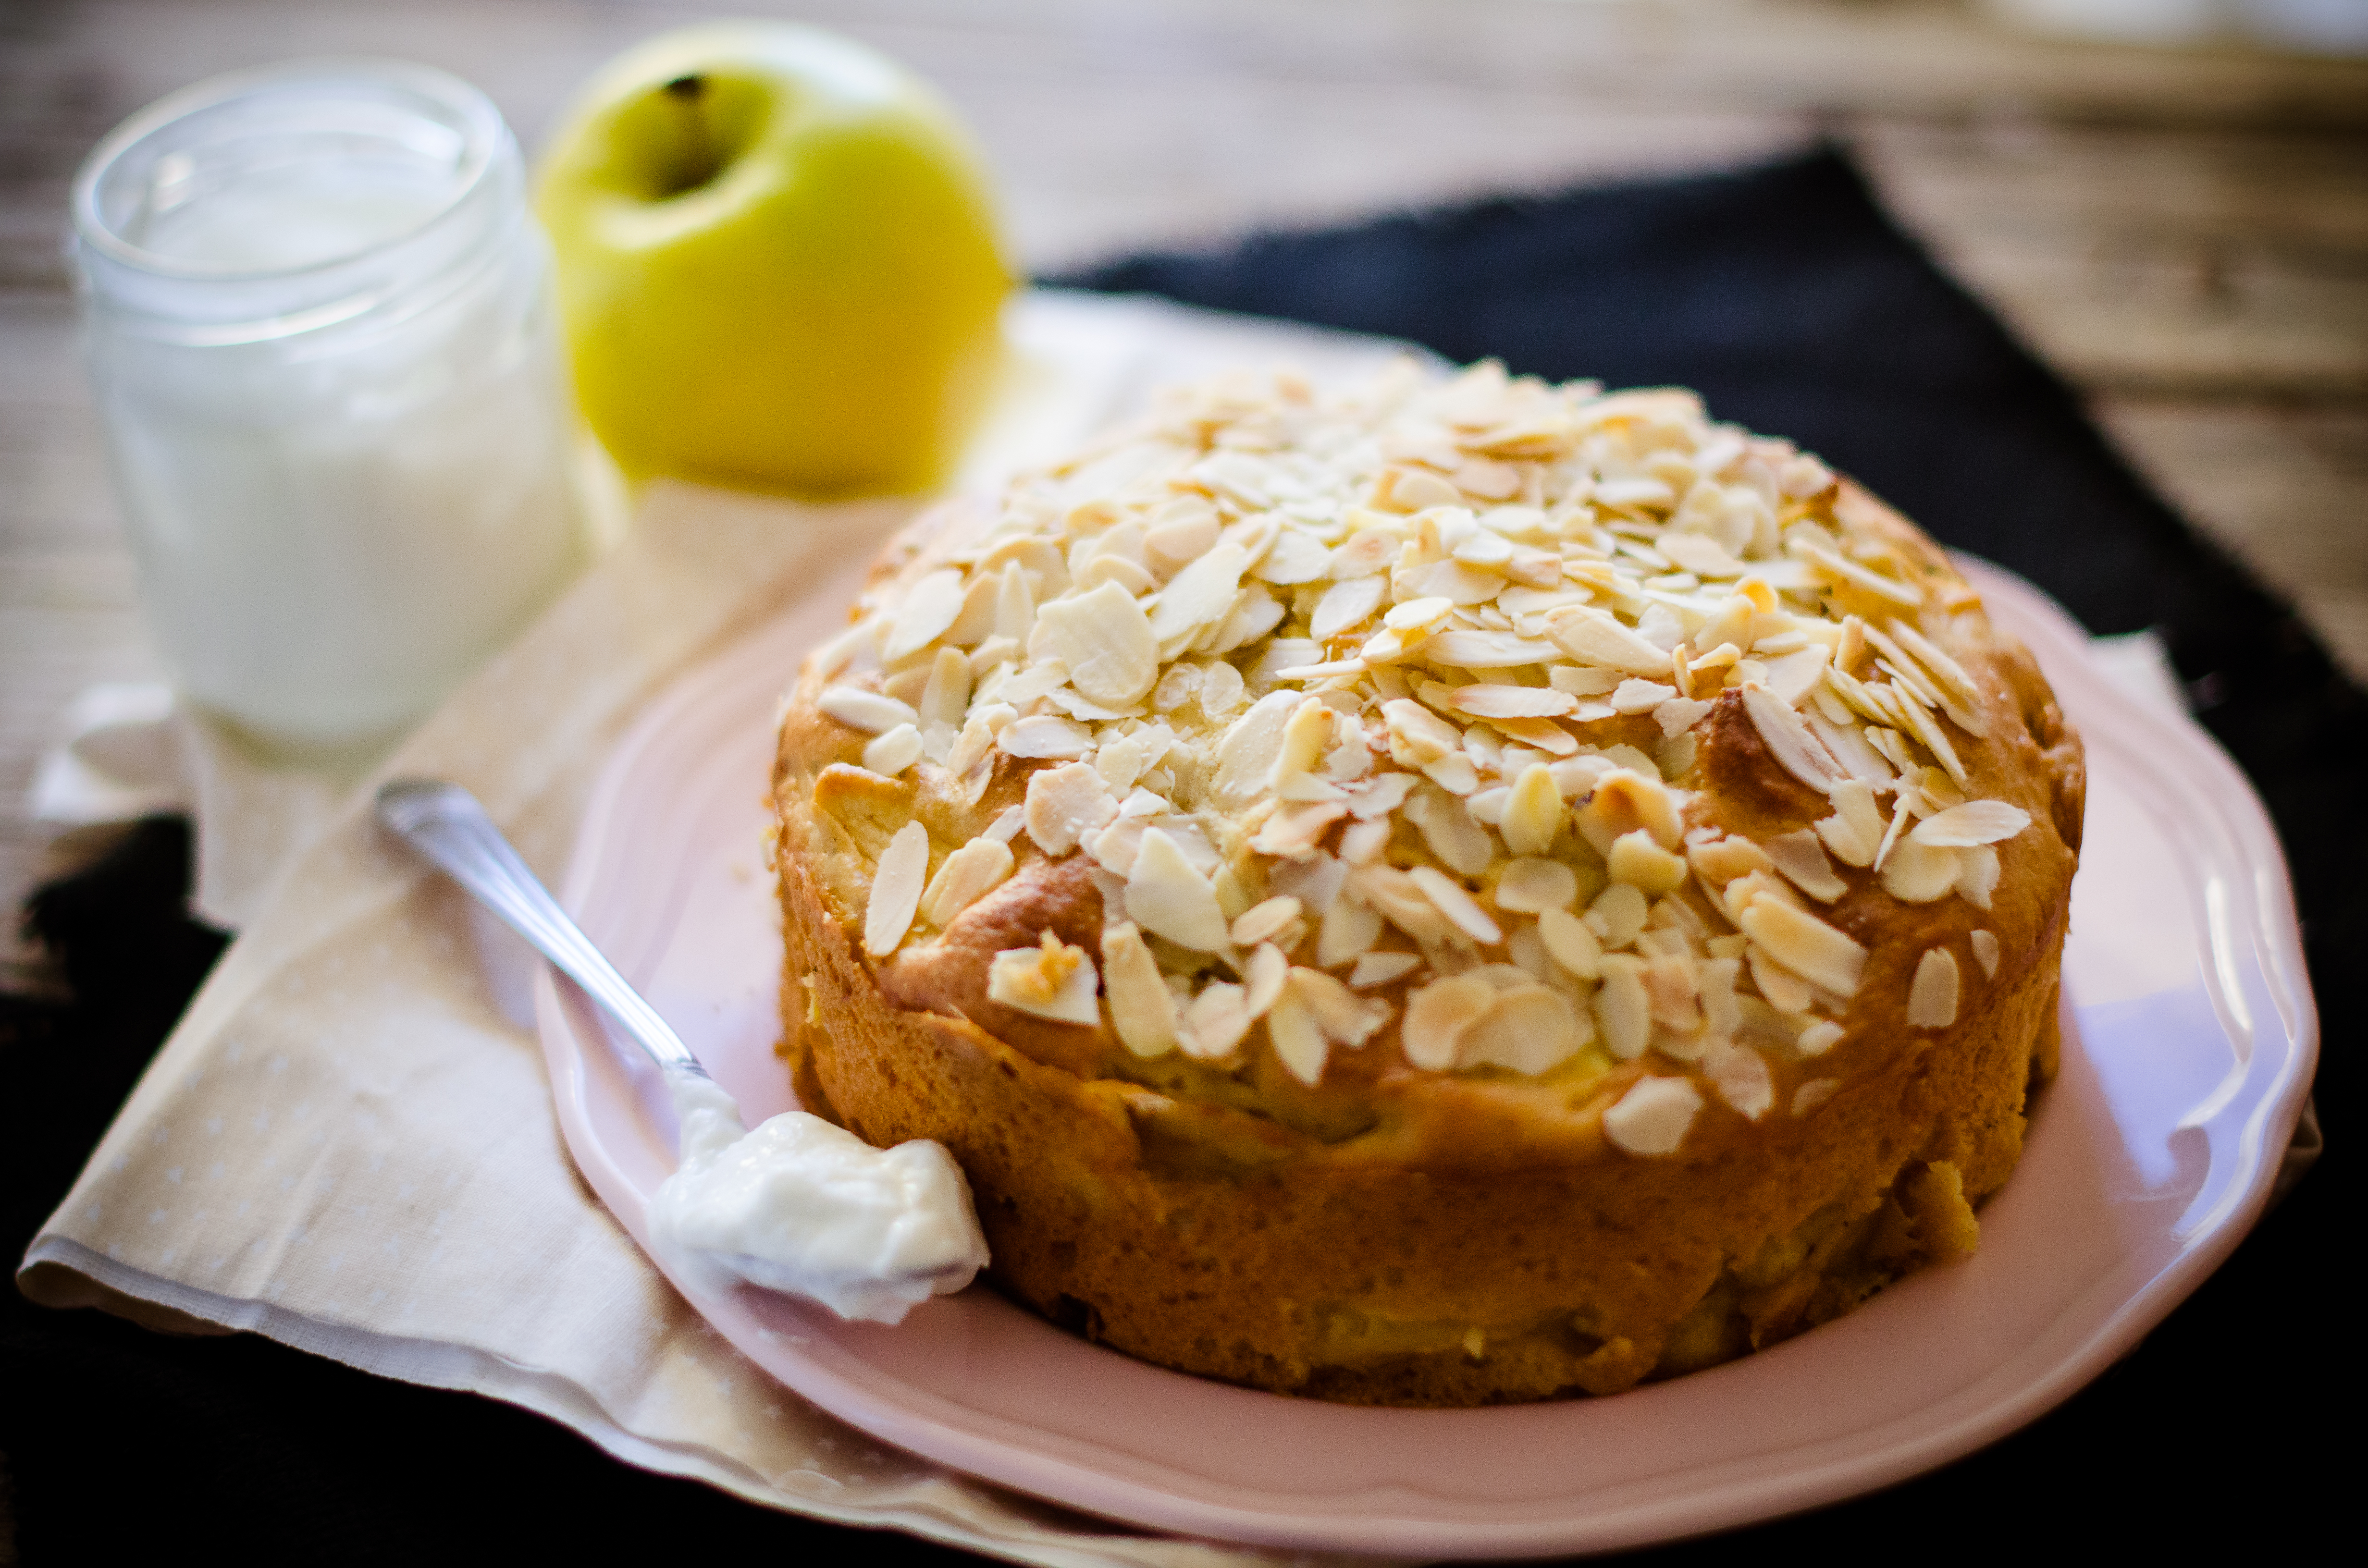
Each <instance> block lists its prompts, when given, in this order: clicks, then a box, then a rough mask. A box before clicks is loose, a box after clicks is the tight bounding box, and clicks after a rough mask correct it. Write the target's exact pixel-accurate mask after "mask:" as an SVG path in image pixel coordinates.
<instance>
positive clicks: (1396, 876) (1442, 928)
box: [1349, 866, 1454, 947]
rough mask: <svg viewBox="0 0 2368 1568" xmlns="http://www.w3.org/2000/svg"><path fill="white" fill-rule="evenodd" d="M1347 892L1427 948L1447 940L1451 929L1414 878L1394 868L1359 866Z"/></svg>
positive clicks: (1351, 876)
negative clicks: (1353, 894) (1354, 895)
mask: <svg viewBox="0 0 2368 1568" xmlns="http://www.w3.org/2000/svg"><path fill="white" fill-rule="evenodd" d="M1349 891H1350V892H1353V893H1355V894H1356V896H1357V897H1358V898H1359V899H1360V900H1362V901H1363V902H1364V903H1366V904H1367V905H1369V906H1370V907H1372V909H1373V910H1374V911H1375V912H1377V913H1378V914H1379V915H1381V916H1382V918H1383V919H1384V920H1386V921H1388V922H1389V923H1390V924H1391V925H1393V926H1396V927H1397V928H1398V929H1399V930H1401V931H1403V932H1405V933H1406V935H1407V936H1409V937H1413V938H1414V939H1415V940H1416V941H1417V942H1420V943H1422V944H1423V945H1425V946H1427V947H1435V946H1437V945H1439V944H1440V943H1443V942H1445V941H1447V940H1448V939H1449V936H1450V933H1452V931H1453V930H1454V927H1453V926H1450V925H1449V924H1448V923H1447V918H1446V916H1444V915H1441V914H1440V912H1439V909H1438V906H1437V905H1435V904H1433V903H1431V902H1430V900H1429V897H1428V896H1427V895H1425V893H1424V892H1423V891H1422V888H1421V886H1420V885H1419V884H1418V883H1417V882H1416V881H1415V880H1414V878H1413V876H1412V875H1410V874H1409V873H1407V872H1405V871H1402V870H1399V869H1397V868H1396V867H1395V866H1360V867H1359V868H1358V869H1356V870H1355V871H1354V872H1351V873H1350V875H1349Z"/></svg>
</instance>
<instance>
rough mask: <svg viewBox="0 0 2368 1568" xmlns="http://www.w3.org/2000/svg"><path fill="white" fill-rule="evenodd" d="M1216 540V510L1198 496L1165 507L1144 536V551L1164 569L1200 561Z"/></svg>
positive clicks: (1178, 569) (1172, 568)
mask: <svg viewBox="0 0 2368 1568" xmlns="http://www.w3.org/2000/svg"><path fill="white" fill-rule="evenodd" d="M1216 542H1217V511H1216V508H1215V507H1213V506H1210V505H1209V504H1208V503H1207V502H1205V501H1198V500H1197V498H1194V499H1193V500H1188V501H1179V502H1178V503H1176V504H1175V505H1174V506H1172V507H1170V508H1167V509H1164V510H1163V511H1162V512H1161V513H1160V516H1159V518H1158V519H1157V520H1156V521H1155V522H1154V523H1153V524H1152V526H1151V527H1150V528H1148V529H1146V530H1144V536H1143V550H1144V554H1145V555H1147V556H1149V557H1150V558H1151V562H1152V564H1154V565H1155V566H1156V567H1158V568H1159V569H1160V570H1161V571H1162V572H1176V571H1180V570H1181V569H1182V568H1184V567H1186V566H1188V565H1190V564H1191V563H1192V562H1195V561H1198V560H1199V559H1200V558H1201V556H1203V555H1206V554H1207V553H1208V552H1209V550H1210V547H1212V545H1214V544H1215V543H1216Z"/></svg>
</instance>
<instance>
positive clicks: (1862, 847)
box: [1809, 778, 1889, 869]
mask: <svg viewBox="0 0 2368 1568" xmlns="http://www.w3.org/2000/svg"><path fill="white" fill-rule="evenodd" d="M1828 798H1829V799H1830V800H1831V801H1833V803H1834V812H1833V814H1832V815H1831V816H1827V817H1820V818H1818V819H1817V820H1816V822H1814V823H1812V824H1809V825H1810V826H1811V827H1813V828H1815V829H1816V834H1817V837H1818V838H1819V839H1820V840H1822V841H1823V842H1824V844H1825V846H1826V847H1827V849H1830V850H1832V851H1833V855H1834V858H1835V859H1837V860H1839V861H1840V862H1841V863H1842V864H1843V865H1845V866H1857V867H1860V868H1861V869H1863V868H1865V867H1868V866H1872V865H1873V864H1874V858H1875V855H1876V852H1877V851H1879V850H1880V849H1881V848H1882V847H1883V839H1884V828H1885V827H1887V826H1888V825H1889V824H1886V823H1885V822H1884V820H1883V811H1882V808H1881V807H1879V806H1877V805H1876V804H1875V803H1874V791H1873V790H1872V789H1870V788H1868V786H1867V785H1866V783H1865V781H1864V780H1862V779H1858V778H1845V779H1843V780H1842V781H1841V782H1839V783H1838V784H1836V785H1835V786H1834V788H1833V793H1832V794H1831V795H1830V796H1829V797H1828Z"/></svg>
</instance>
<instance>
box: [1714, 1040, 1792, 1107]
mask: <svg viewBox="0 0 2368 1568" xmlns="http://www.w3.org/2000/svg"><path fill="white" fill-rule="evenodd" d="M1702 1071H1703V1072H1704V1074H1706V1075H1707V1076H1708V1077H1709V1079H1710V1081H1711V1086H1712V1087H1713V1088H1714V1089H1716V1090H1717V1091H1718V1097H1719V1098H1721V1099H1723V1100H1725V1102H1726V1103H1727V1104H1728V1105H1730V1106H1732V1107H1734V1108H1735V1109H1736V1112H1738V1113H1739V1114H1740V1115H1742V1116H1743V1117H1744V1119H1747V1120H1749V1121H1757V1120H1759V1119H1760V1118H1761V1117H1763V1116H1766V1115H1767V1114H1768V1112H1769V1109H1770V1107H1772V1106H1774V1105H1775V1103H1776V1083H1775V1080H1774V1079H1773V1078H1772V1077H1770V1075H1769V1072H1768V1062H1767V1059H1766V1058H1765V1057H1763V1056H1761V1055H1760V1054H1759V1052H1758V1051H1754V1050H1752V1049H1751V1048H1750V1047H1749V1046H1748V1045H1728V1044H1725V1042H1720V1043H1718V1044H1714V1045H1713V1046H1712V1047H1711V1048H1710V1049H1709V1050H1708V1051H1705V1052H1703V1054H1702Z"/></svg>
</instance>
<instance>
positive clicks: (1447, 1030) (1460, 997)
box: [1398, 974, 1497, 1073]
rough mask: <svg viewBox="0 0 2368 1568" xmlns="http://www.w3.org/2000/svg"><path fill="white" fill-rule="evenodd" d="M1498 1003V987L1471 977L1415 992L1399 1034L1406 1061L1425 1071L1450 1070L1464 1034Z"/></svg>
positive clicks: (1453, 977)
mask: <svg viewBox="0 0 2368 1568" xmlns="http://www.w3.org/2000/svg"><path fill="white" fill-rule="evenodd" d="M1496 1003H1497V988H1496V987H1495V986H1493V985H1490V984H1489V983H1487V982H1486V981H1485V980H1482V979H1480V978H1479V977H1478V976H1476V975H1470V974H1458V975H1451V976H1449V977H1448V978H1447V979H1445V980H1434V981H1432V982H1431V983H1429V985H1426V986H1424V987H1422V988H1421V989H1420V990H1418V991H1417V992H1415V993H1414V994H1412V995H1410V996H1408V997H1407V998H1406V1022H1405V1024H1404V1025H1403V1026H1402V1027H1401V1028H1400V1029H1399V1034H1398V1040H1399V1043H1400V1045H1401V1047H1402V1048H1403V1049H1404V1051H1406V1061H1407V1062H1411V1063H1412V1064H1413V1065H1415V1066H1417V1067H1419V1068H1422V1069H1424V1070H1425V1071H1426V1072H1431V1073H1445V1072H1448V1071H1450V1070H1451V1069H1452V1068H1453V1067H1454V1065H1455V1059H1456V1056H1457V1053H1458V1048H1459V1047H1460V1045H1461V1044H1462V1042H1463V1033H1464V1031H1465V1030H1466V1029H1469V1028H1471V1027H1472V1026H1473V1025H1474V1024H1476V1023H1478V1022H1479V1021H1480V1020H1481V1019H1482V1018H1484V1017H1486V1016H1487V1014H1488V1009H1489V1008H1491V1007H1493V1006H1496Z"/></svg>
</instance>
